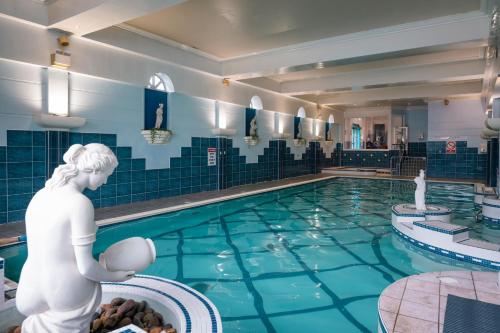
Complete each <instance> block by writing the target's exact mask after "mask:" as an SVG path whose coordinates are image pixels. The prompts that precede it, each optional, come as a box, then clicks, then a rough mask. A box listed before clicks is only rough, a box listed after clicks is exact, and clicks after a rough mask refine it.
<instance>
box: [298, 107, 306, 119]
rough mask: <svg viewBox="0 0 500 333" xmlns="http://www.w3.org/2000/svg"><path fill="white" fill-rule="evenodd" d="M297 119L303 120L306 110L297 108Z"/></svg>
mask: <svg viewBox="0 0 500 333" xmlns="http://www.w3.org/2000/svg"><path fill="white" fill-rule="evenodd" d="M297 117H300V118H305V117H306V110H305V109H304V107H303V106H301V107H300V108H299V111H297Z"/></svg>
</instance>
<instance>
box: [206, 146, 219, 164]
mask: <svg viewBox="0 0 500 333" xmlns="http://www.w3.org/2000/svg"><path fill="white" fill-rule="evenodd" d="M207 152H208V156H207V157H208V160H207V164H208V166H213V165H216V164H217V148H208V151H207Z"/></svg>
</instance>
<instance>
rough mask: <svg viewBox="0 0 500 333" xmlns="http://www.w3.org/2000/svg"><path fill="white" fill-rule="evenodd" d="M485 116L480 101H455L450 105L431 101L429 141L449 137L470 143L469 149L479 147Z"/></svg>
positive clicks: (440, 101) (451, 101)
mask: <svg viewBox="0 0 500 333" xmlns="http://www.w3.org/2000/svg"><path fill="white" fill-rule="evenodd" d="M485 119H486V115H485V114H484V112H483V110H482V106H481V100H480V99H455V100H450V103H449V105H444V103H443V101H442V100H438V101H429V106H428V133H429V134H428V140H429V141H439V140H446V139H447V138H448V137H450V138H453V139H455V140H463V141H467V142H468V146H469V147H479V145H480V143H482V142H484V141H483V140H481V138H480V134H481V130H482V129H483V128H484V120H485Z"/></svg>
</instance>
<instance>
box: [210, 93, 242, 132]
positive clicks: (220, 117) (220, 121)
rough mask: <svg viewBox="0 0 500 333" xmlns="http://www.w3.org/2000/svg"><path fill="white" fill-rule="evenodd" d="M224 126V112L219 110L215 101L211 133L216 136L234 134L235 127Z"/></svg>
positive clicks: (217, 102) (225, 122) (225, 121)
mask: <svg viewBox="0 0 500 333" xmlns="http://www.w3.org/2000/svg"><path fill="white" fill-rule="evenodd" d="M226 127H227V118H226V113H225V112H223V111H222V110H221V107H220V103H219V101H215V128H214V129H212V134H214V135H216V136H231V135H234V134H236V130H235V129H231V128H226Z"/></svg>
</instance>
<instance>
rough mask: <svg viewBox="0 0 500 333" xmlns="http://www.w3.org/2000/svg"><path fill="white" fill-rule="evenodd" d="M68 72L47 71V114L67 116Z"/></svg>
mask: <svg viewBox="0 0 500 333" xmlns="http://www.w3.org/2000/svg"><path fill="white" fill-rule="evenodd" d="M68 88H69V77H68V72H66V71H61V70H56V69H51V68H49V69H48V102H49V103H48V104H49V110H48V111H49V113H50V114H54V115H57V116H68V94H69V91H68Z"/></svg>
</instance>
